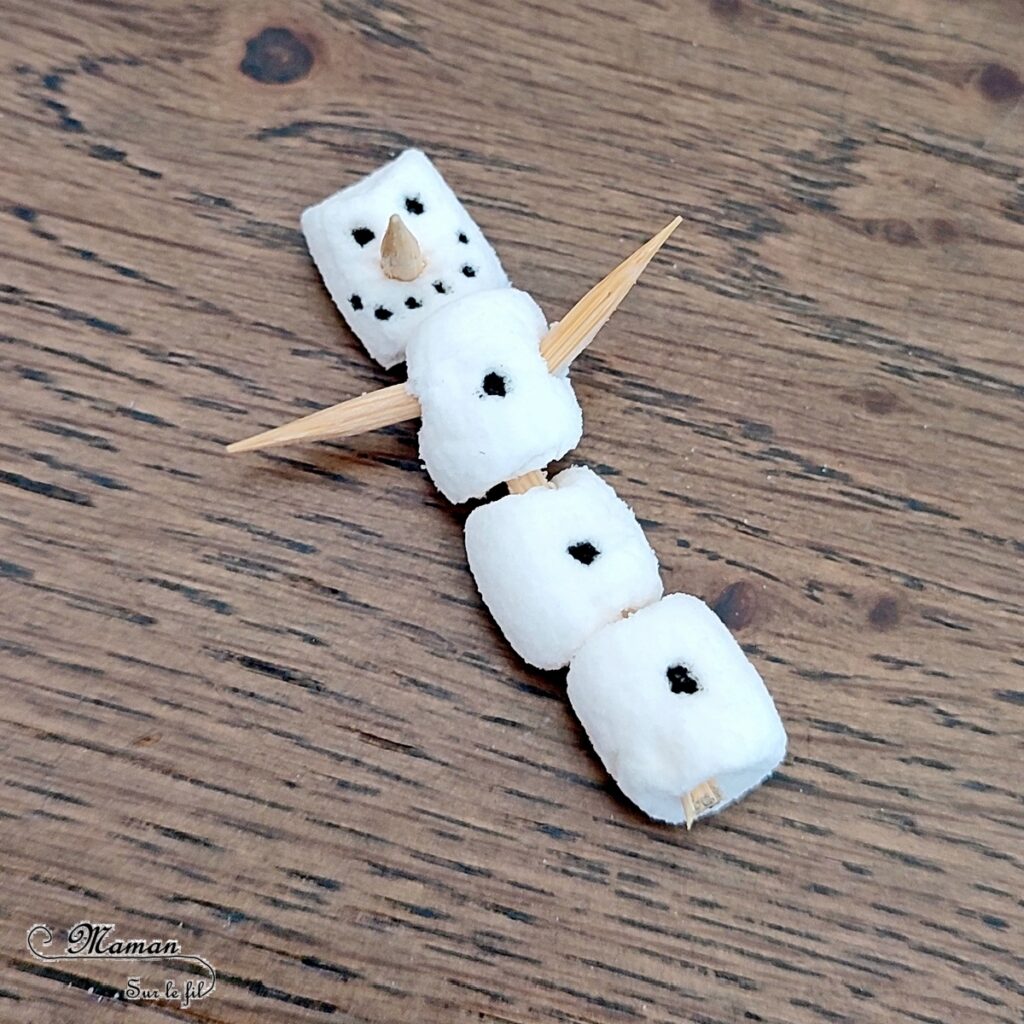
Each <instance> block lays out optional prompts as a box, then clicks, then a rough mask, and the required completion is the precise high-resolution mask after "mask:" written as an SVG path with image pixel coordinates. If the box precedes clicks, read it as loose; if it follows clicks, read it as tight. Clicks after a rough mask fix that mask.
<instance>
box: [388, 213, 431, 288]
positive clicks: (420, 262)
mask: <svg viewBox="0 0 1024 1024" xmlns="http://www.w3.org/2000/svg"><path fill="white" fill-rule="evenodd" d="M426 265H427V261H426V260H425V259H424V258H423V253H422V252H421V251H420V243H419V242H417V241H416V236H415V235H414V234H413V233H412V232H411V231H410V230H409V229H408V228H407V227H406V226H405V224H404V223H403V222H402V218H401V217H399V216H398V214H397V213H393V214H392V215H391V220H389V221H388V229H387V231H385V232H384V237H383V238H382V239H381V240H380V268H381V270H383V271H384V274H385V276H386V277H390V278H391V279H392V280H393V281H415V280H416V278H417V277H419V276H420V274H422V273H423V269H424V267H426Z"/></svg>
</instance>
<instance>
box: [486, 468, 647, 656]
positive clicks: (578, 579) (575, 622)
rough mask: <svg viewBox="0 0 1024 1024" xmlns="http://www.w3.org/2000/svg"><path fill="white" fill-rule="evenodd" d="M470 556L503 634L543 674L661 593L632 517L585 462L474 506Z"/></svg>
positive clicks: (638, 527) (630, 512) (644, 538)
mask: <svg viewBox="0 0 1024 1024" xmlns="http://www.w3.org/2000/svg"><path fill="white" fill-rule="evenodd" d="M466 553H467V555H468V556H469V567H470V570H471V571H472V573H473V577H474V578H475V579H476V585H477V587H478V588H479V590H480V595H481V596H482V597H483V599H484V603H485V604H486V605H487V607H488V608H489V609H490V612H491V614H492V615H493V616H494V619H495V621H496V622H497V623H498V626H499V628H500V629H501V631H502V632H503V633H504V634H505V636H506V637H507V638H508V641H509V643H510V644H511V645H512V646H513V648H515V651H516V653H517V654H518V655H519V656H520V657H521V658H522V659H523V660H524V661H526V662H529V663H530V664H531V665H536V666H538V667H539V668H546V669H553V668H561V667H562V666H563V665H567V664H568V663H569V659H570V658H571V657H572V656H573V654H575V653H576V651H577V650H578V649H579V648H580V646H581V645H582V644H583V643H584V641H585V640H587V638H588V637H590V636H591V635H592V634H593V633H596V632H597V631H598V630H599V629H600V628H601V627H602V626H606V625H607V624H608V623H610V622H614V621H615V620H616V619H618V618H619V617H620V616H621V615H622V614H624V613H626V612H630V611H634V610H636V609H637V608H642V607H643V606H644V605H647V604H650V603H651V602H652V601H657V600H658V598H659V597H661V592H662V586H661V577H660V575H659V573H658V559H657V557H656V556H655V554H654V552H653V551H652V550H651V546H650V545H649V544H648V543H647V538H646V537H645V536H644V533H643V530H642V529H641V528H640V524H639V523H637V521H636V517H635V516H634V515H633V513H632V511H631V510H630V508H629V506H628V505H627V504H626V503H625V502H624V501H622V500H621V499H620V498H619V497H618V496H617V495H616V494H615V491H613V490H612V488H611V487H609V486H608V484H606V483H605V482H604V481H603V480H602V479H601V478H600V477H599V476H598V475H597V474H596V473H594V472H593V471H592V470H590V469H586V468H585V467H583V466H574V467H573V468H572V469H567V470H565V471H564V472H562V473H559V474H558V476H556V477H553V478H552V480H551V485H550V486H548V487H533V488H531V489H530V490H529V491H527V492H525V493H524V494H510V495H509V496H508V497H507V498H502V499H501V500H500V501H493V502H491V503H490V504H487V505H481V506H480V507H479V508H477V509H474V511H473V512H472V513H471V514H470V516H469V518H468V519H467V520H466Z"/></svg>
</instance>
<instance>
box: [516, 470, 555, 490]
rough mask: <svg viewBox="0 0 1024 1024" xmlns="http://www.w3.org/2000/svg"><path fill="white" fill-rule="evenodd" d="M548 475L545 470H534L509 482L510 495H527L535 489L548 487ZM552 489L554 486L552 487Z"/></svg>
mask: <svg viewBox="0 0 1024 1024" xmlns="http://www.w3.org/2000/svg"><path fill="white" fill-rule="evenodd" d="M547 486H548V475H547V473H545V472H544V470H543V469H534V470H531V471H530V472H529V473H524V474H523V475H522V476H517V477H515V478H514V479H512V480H509V481H508V493H509V494H525V493H526V492H527V491H529V490H531V489H532V488H534V487H547ZM551 486H552V487H553V486H554V484H552V485H551Z"/></svg>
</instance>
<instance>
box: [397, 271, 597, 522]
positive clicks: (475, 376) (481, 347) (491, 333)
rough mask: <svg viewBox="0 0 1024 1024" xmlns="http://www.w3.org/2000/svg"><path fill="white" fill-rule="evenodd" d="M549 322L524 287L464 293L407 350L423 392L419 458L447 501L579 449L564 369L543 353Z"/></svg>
mask: <svg viewBox="0 0 1024 1024" xmlns="http://www.w3.org/2000/svg"><path fill="white" fill-rule="evenodd" d="M546 333H547V323H546V321H545V320H544V314H543V313H542V312H541V311H540V307H539V306H538V305H537V303H536V302H534V301H533V299H531V298H530V296H529V295H527V294H526V292H520V291H515V290H513V289H511V288H501V289H498V290H496V291H491V292H477V293H476V294H474V295H469V296H467V297H465V298H462V299H458V300H457V301H455V302H452V303H451V304H450V305H447V306H445V307H444V308H443V309H440V310H438V311H437V312H436V313H434V314H432V315H431V316H430V317H429V318H428V319H426V320H424V321H423V323H422V324H421V325H420V328H419V329H418V330H417V331H416V333H415V335H413V337H412V338H411V339H410V341H409V346H408V350H407V363H408V371H409V379H408V382H407V385H406V386H407V387H408V389H409V391H410V393H411V394H413V395H415V396H416V397H417V398H418V399H419V401H420V407H421V417H422V425H421V427H420V457H421V458H422V459H423V462H424V464H425V465H426V469H427V472H428V473H429V474H430V476H431V478H432V479H433V481H434V483H435V484H436V485H437V489H438V490H439V491H440V492H441V493H442V494H443V495H444V496H445V497H446V498H448V500H449V501H453V502H460V501H466V500H467V499H469V498H479V497H482V496H483V495H484V494H486V493H487V491H489V490H490V489H491V488H492V487H494V486H495V485H496V484H499V483H501V482H502V481H504V480H511V479H512V478H513V477H517V476H522V475H523V474H524V473H528V472H530V471H531V470H534V469H541V468H542V467H544V466H546V465H547V464H548V463H549V462H552V461H553V460H555V459H560V458H561V457H562V456H563V455H564V454H565V453H566V452H567V451H569V450H570V449H571V448H574V447H575V446H576V445H577V443H578V442H579V439H580V436H581V434H582V433H583V414H582V412H581V411H580V407H579V403H578V402H577V401H576V396H575V395H574V394H573V390H572V386H571V385H570V384H569V378H568V376H567V375H566V374H551V373H549V372H548V367H547V363H546V362H545V361H544V358H543V356H541V354H540V349H539V345H540V341H541V338H543V336H544V335H545V334H546Z"/></svg>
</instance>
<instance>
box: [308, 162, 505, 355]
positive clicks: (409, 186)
mask: <svg viewBox="0 0 1024 1024" xmlns="http://www.w3.org/2000/svg"><path fill="white" fill-rule="evenodd" d="M393 214H398V215H399V217H401V219H402V222H403V223H404V224H405V226H406V227H407V228H408V229H409V231H410V232H411V233H412V234H413V236H414V237H415V239H416V241H417V242H418V243H419V247H420V250H421V255H422V258H423V260H424V261H425V266H424V268H423V270H422V271H421V272H420V273H419V274H418V275H417V276H416V278H415V279H414V280H412V281H400V280H393V279H391V278H389V277H388V276H387V275H386V274H385V273H384V270H383V268H382V266H381V251H380V247H381V240H382V239H383V238H384V234H385V232H386V231H387V227H388V222H389V220H390V219H391V216H392V215H393ZM302 231H303V234H304V235H305V236H306V244H307V245H308V246H309V251H310V253H311V254H312V256H313V262H314V263H316V266H317V269H318V270H319V271H320V276H321V277H322V278H323V280H324V284H325V285H326V286H327V290H328V291H329V292H330V294H331V298H332V299H333V300H334V304H335V305H336V306H337V307H338V309H339V310H341V313H342V315H343V316H344V317H345V319H346V320H347V321H348V324H349V326H350V327H351V328H352V330H353V332H354V333H355V334H356V336H357V337H358V338H359V340H360V341H361V342H362V343H363V345H364V346H365V347H366V350H367V352H369V353H370V355H371V356H373V358H374V359H376V360H377V362H378V363H380V364H381V365H382V366H385V367H391V366H394V365H395V364H397V363H400V362H401V361H402V360H403V359H404V358H405V346H406V343H407V341H408V339H409V336H410V334H411V333H412V332H413V331H415V330H416V328H417V327H418V326H419V324H420V323H421V322H422V321H423V320H424V319H425V318H426V317H428V316H429V315H430V314H431V313H432V312H435V311H436V310H438V309H440V308H441V307H442V306H444V305H447V304H448V303H449V302H452V301H453V300H455V299H458V298H460V297H462V296H464V295H469V294H472V293H473V292H476V291H482V290H485V289H490V288H502V287H507V286H508V278H507V277H506V276H505V271H504V270H502V268H501V264H500V263H499V262H498V257H497V255H496V254H495V252H494V250H493V249H492V248H491V246H490V244H489V243H488V242H487V239H486V238H484V236H483V233H482V232H481V231H480V229H479V228H478V227H477V226H476V224H475V223H474V222H473V220H472V219H471V218H470V216H469V214H468V213H467V212H466V211H465V209H464V208H463V206H462V204H461V203H460V202H459V200H458V199H457V198H456V196H455V193H454V192H452V190H451V188H449V186H448V184H447V183H446V182H445V180H444V178H442V177H441V175H440V174H439V173H438V171H437V169H436V168H435V167H434V165H433V164H432V163H431V162H430V160H428V159H427V157H426V156H425V155H424V154H423V153H421V152H420V151H419V150H415V149H410V150H406V151H405V152H404V153H402V155H401V156H399V157H398V158H397V159H396V160H393V161H392V162H391V163H389V164H386V165H385V166H384V167H381V168H380V169H379V170H377V171H374V173H373V174H370V175H368V176H367V177H365V178H363V179H361V180H360V181H357V182H356V183H355V184H354V185H350V186H349V187H348V188H345V189H342V190H341V191H340V192H336V193H335V194H334V195H332V196H330V197H329V198H327V199H325V200H323V202H321V203H318V204H317V205H316V206H311V207H309V209H307V210H305V211H304V212H303V214H302Z"/></svg>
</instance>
